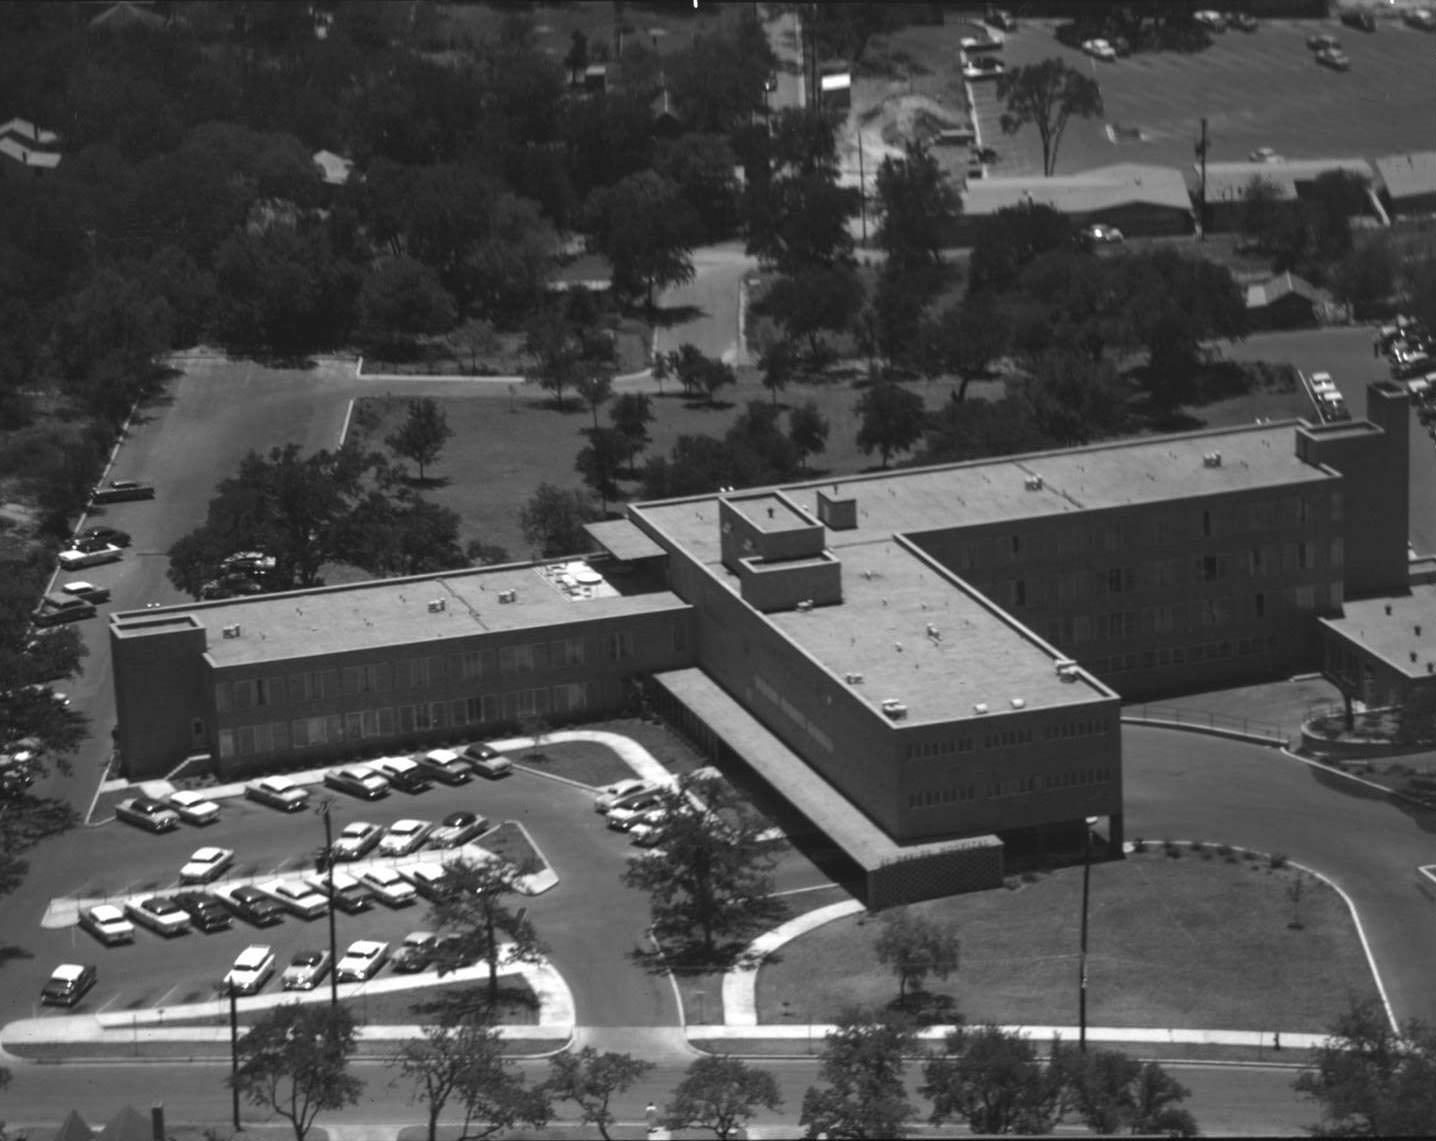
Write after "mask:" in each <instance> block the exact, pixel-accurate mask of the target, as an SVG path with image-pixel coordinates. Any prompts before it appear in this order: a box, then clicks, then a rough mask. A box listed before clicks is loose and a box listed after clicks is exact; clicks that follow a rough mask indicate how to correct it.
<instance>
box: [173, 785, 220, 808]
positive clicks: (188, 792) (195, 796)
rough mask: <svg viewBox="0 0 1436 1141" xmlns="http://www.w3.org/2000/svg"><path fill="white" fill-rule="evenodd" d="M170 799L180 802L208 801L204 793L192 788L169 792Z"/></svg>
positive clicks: (201, 802) (202, 802)
mask: <svg viewBox="0 0 1436 1141" xmlns="http://www.w3.org/2000/svg"><path fill="white" fill-rule="evenodd" d="M170 799H171V800H173V801H177V802H178V803H180V804H204V803H207V802H210V801H209V797H207V796H206V795H205V794H204V793H202V792H197V791H196V790H195V789H192V788H182V789H180V790H179V791H178V792H172V793H170Z"/></svg>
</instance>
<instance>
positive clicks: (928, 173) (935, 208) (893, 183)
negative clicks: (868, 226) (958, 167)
mask: <svg viewBox="0 0 1436 1141" xmlns="http://www.w3.org/2000/svg"><path fill="white" fill-rule="evenodd" d="M877 191H878V232H877V240H878V245H879V246H880V247H882V249H883V250H884V251H885V252H886V253H887V259H888V260H887V264H888V268H890V269H896V270H910V269H919V268H923V267H927V266H934V265H941V264H942V247H943V245H944V243H945V242H946V241H947V240H948V237H949V235H950V234H951V231H952V227H953V225H954V223H955V222H956V221H957V217H958V214H959V212H960V211H961V209H962V200H961V199H960V198H959V197H958V195H957V191H956V190H955V189H953V186H952V183H951V182H950V181H949V180H948V177H947V175H946V174H945V173H943V170H942V167H940V166H938V164H937V160H936V159H935V158H933V157H932V155H931V154H930V153H929V152H928V150H927V148H926V147H925V146H924V145H923V144H922V143H921V142H909V143H907V144H906V146H905V147H904V153H903V157H902V158H900V159H899V158H891V157H889V158H885V159H883V161H882V165H881V166H879V167H878V180H877Z"/></svg>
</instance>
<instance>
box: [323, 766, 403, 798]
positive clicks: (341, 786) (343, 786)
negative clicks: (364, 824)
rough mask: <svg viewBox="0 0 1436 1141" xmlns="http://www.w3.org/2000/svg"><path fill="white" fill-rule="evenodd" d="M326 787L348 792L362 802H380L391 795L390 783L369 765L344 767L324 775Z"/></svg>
mask: <svg viewBox="0 0 1436 1141" xmlns="http://www.w3.org/2000/svg"><path fill="white" fill-rule="evenodd" d="M324 785H325V787H326V788H332V789H334V790H335V791H336V792H347V793H348V794H349V795H350V796H357V797H358V798H359V799H360V800H379V799H380V798H382V797H385V796H388V795H389V782H388V781H387V780H385V779H384V778H383V777H382V776H380V775H379V774H378V773H376V772H375V771H374V770H373V769H371V768H370V767H369V766H368V765H343V766H341V767H340V768H337V769H330V770H329V771H328V772H327V773H325V774H324Z"/></svg>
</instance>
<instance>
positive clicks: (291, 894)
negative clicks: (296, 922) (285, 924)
mask: <svg viewBox="0 0 1436 1141" xmlns="http://www.w3.org/2000/svg"><path fill="white" fill-rule="evenodd" d="M259 889H260V891H262V892H264V894H265V895H267V896H269V897H270V898H271V899H273V900H274V901H275V902H276V903H277V904H279V906H280V907H282V908H284V910H285V911H288V912H290V913H291V914H294V915H297V916H299V918H300V919H318V918H320V917H321V916H322V915H324V914H325V913H326V912H328V910H329V901H328V900H327V899H325V898H324V896H322V895H321V894H320V893H319V892H317V891H315V890H314V889H313V888H312V887H310V886H309V885H308V884H307V883H305V882H304V881H303V880H270V881H269V882H268V883H263V884H260V885H259Z"/></svg>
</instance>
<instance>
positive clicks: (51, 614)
mask: <svg viewBox="0 0 1436 1141" xmlns="http://www.w3.org/2000/svg"><path fill="white" fill-rule="evenodd" d="M94 616H95V604H94V603H93V602H90V601H88V600H87V599H84V598H67V597H66V596H65V595H63V594H47V595H45V597H44V598H42V599H41V600H40V605H39V607H38V608H37V609H36V610H35V613H34V614H33V615H31V617H30V621H31V622H32V623H33V624H34V625H35V627H36V628H37V629H41V630H43V629H46V628H47V627H50V626H62V625H64V624H65V623H66V622H80V621H83V620H84V619H86V618H93V617H94Z"/></svg>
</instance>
